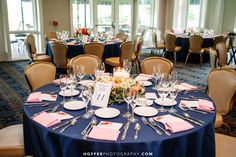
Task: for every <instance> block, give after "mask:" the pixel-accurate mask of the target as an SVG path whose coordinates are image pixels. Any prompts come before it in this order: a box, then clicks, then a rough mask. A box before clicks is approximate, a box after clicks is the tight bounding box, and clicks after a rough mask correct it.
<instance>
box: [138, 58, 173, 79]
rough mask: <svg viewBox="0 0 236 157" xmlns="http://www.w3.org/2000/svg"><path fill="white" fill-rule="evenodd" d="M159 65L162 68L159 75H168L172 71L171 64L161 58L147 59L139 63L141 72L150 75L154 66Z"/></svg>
mask: <svg viewBox="0 0 236 157" xmlns="http://www.w3.org/2000/svg"><path fill="white" fill-rule="evenodd" d="M157 64H160V65H161V66H162V69H161V73H168V74H170V73H171V71H172V69H173V63H172V62H171V61H170V60H168V59H165V58H162V57H148V58H145V59H144V60H143V61H142V62H141V72H142V73H144V74H149V75H152V69H153V66H154V65H157Z"/></svg>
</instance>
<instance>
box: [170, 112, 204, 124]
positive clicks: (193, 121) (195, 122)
mask: <svg viewBox="0 0 236 157" xmlns="http://www.w3.org/2000/svg"><path fill="white" fill-rule="evenodd" d="M172 114H173V115H175V116H177V117H179V118H182V119H185V120H187V121H190V122H192V123H194V124H197V125H200V126H202V125H203V124H202V123H199V122H197V121H195V120H192V119H189V118H186V117H184V116H181V115H179V114H177V113H172Z"/></svg>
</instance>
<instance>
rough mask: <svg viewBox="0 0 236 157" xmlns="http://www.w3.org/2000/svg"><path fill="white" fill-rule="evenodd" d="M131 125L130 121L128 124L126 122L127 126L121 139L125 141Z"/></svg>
mask: <svg viewBox="0 0 236 157" xmlns="http://www.w3.org/2000/svg"><path fill="white" fill-rule="evenodd" d="M129 125H130V122H129V121H128V122H127V123H126V124H125V127H124V131H123V134H122V136H121V140H122V141H124V140H125V138H126V133H127V131H128V129H129Z"/></svg>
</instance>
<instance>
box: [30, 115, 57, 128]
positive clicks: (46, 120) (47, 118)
mask: <svg viewBox="0 0 236 157" xmlns="http://www.w3.org/2000/svg"><path fill="white" fill-rule="evenodd" d="M33 120H34V121H36V122H37V123H39V124H41V125H42V126H44V127H46V128H47V127H50V126H52V125H55V124H57V123H60V122H61V121H60V120H59V119H57V118H55V117H54V116H52V115H50V114H49V113H47V112H43V113H41V114H39V115H38V116H36V117H34V118H33Z"/></svg>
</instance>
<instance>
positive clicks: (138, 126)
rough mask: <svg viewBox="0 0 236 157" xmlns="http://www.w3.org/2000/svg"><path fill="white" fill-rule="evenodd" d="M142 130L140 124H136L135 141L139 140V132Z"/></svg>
mask: <svg viewBox="0 0 236 157" xmlns="http://www.w3.org/2000/svg"><path fill="white" fill-rule="evenodd" d="M140 129H141V126H140V124H139V123H136V124H135V125H134V130H135V135H134V139H135V140H137V139H138V132H139V130H140Z"/></svg>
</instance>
